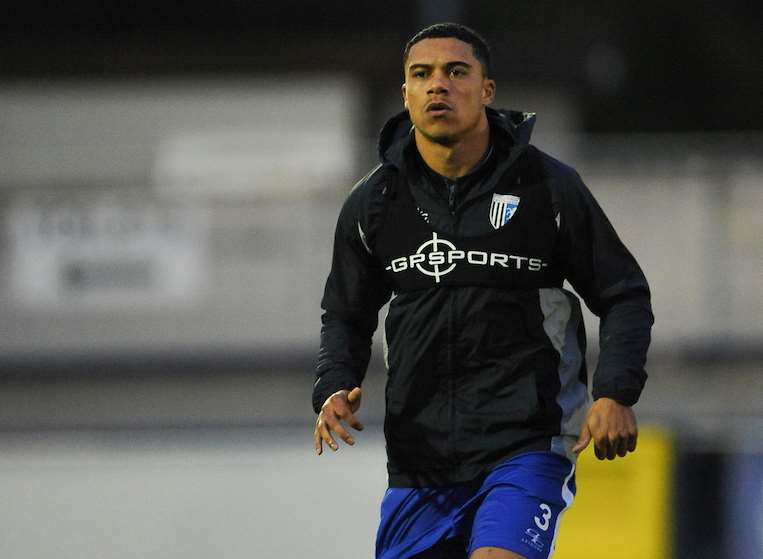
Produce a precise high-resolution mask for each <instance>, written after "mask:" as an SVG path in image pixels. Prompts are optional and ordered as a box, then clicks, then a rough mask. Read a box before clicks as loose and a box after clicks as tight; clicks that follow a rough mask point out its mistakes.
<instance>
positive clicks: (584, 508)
mask: <svg viewBox="0 0 763 559" xmlns="http://www.w3.org/2000/svg"><path fill="white" fill-rule="evenodd" d="M673 456H674V450H673V443H672V440H671V438H670V436H669V435H668V433H667V432H666V431H665V430H663V429H660V428H658V427H643V428H640V429H639V438H638V447H637V448H636V452H635V453H633V454H628V455H627V456H626V457H625V458H620V457H617V458H616V459H615V460H613V461H609V460H603V461H599V460H597V459H596V456H595V455H594V453H593V445H591V446H589V447H588V448H587V449H586V450H585V452H584V453H583V454H582V455H581V456H580V457H579V459H578V464H577V469H576V473H575V477H576V481H577V494H576V496H575V501H574V502H573V504H572V507H570V509H569V510H568V511H566V512H565V513H564V515H563V516H562V522H561V527H560V529H559V538H558V540H557V544H556V552H555V553H554V555H553V557H554V559H612V558H615V557H616V558H617V559H670V558H671V556H672V550H671V539H672V526H673V514H672V510H671V496H672V487H673V479H672V468H673Z"/></svg>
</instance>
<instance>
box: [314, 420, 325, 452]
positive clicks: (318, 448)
mask: <svg viewBox="0 0 763 559" xmlns="http://www.w3.org/2000/svg"><path fill="white" fill-rule="evenodd" d="M313 446H314V447H315V453H316V454H317V455H318V456H320V455H321V454H323V439H321V436H320V434H319V433H318V427H317V426H316V427H315V430H313Z"/></svg>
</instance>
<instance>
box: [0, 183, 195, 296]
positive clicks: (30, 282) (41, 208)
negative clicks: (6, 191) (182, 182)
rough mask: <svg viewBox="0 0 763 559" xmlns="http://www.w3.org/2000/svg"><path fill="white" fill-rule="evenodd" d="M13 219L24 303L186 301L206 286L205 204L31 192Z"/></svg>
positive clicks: (13, 275) (15, 265)
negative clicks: (35, 195)
mask: <svg viewBox="0 0 763 559" xmlns="http://www.w3.org/2000/svg"><path fill="white" fill-rule="evenodd" d="M147 198H148V199H147ZM9 217H10V219H9V223H10V239H11V266H10V280H11V281H10V286H9V287H10V291H11V298H12V300H13V301H14V302H15V303H16V304H17V305H19V306H23V307H28V308H30V307H31V308H43V309H47V308H51V307H75V308H82V307H97V308H114V307H122V308H123V307H134V306H147V305H150V306H156V305H160V306H161V305H172V306H178V305H185V304H189V303H191V302H193V300H194V299H196V298H197V297H198V294H199V292H200V289H201V287H202V285H203V281H204V276H205V273H204V270H205V266H206V262H205V261H206V245H207V242H206V241H207V229H208V228H207V220H206V218H205V212H203V211H201V210H199V209H198V208H192V207H188V206H181V205H177V204H172V203H168V202H159V201H157V200H153V199H150V196H149V195H148V194H146V195H144V196H141V197H137V196H125V195H98V194H89V195H87V196H76V197H74V198H72V197H69V198H62V197H60V196H38V197H32V196H24V197H22V198H20V199H19V200H18V201H17V202H16V203H15V204H12V206H11V208H10V215H9Z"/></svg>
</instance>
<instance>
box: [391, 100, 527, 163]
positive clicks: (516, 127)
mask: <svg viewBox="0 0 763 559" xmlns="http://www.w3.org/2000/svg"><path fill="white" fill-rule="evenodd" d="M485 111H486V112H487V118H488V123H489V124H490V133H491V136H492V140H493V143H494V144H496V145H506V146H512V145H515V144H520V145H526V144H528V143H530V135H531V134H532V130H533V126H535V113H525V112H521V111H511V110H504V109H498V110H496V109H491V108H490V107H487V108H486V109H485ZM412 128H413V123H412V122H411V118H410V116H409V115H408V111H403V112H401V113H398V114H396V115H395V116H393V117H392V118H391V119H389V120H388V121H387V123H386V124H385V125H384V127H383V128H382V130H381V133H380V134H379V144H378V151H379V159H380V160H381V162H382V163H388V164H392V165H394V166H396V167H400V166H401V164H402V161H403V152H404V151H405V148H406V147H407V146H408V145H409V144H410V142H411V129H412Z"/></svg>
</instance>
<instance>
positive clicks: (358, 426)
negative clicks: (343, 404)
mask: <svg viewBox="0 0 763 559" xmlns="http://www.w3.org/2000/svg"><path fill="white" fill-rule="evenodd" d="M340 417H341V418H342V419H343V420H345V421H346V422H347V424H348V425H349V426H350V427H352V428H353V429H355V430H356V431H362V430H363V424H362V423H361V422H360V421H359V420H358V418H357V417H355V416H354V415H353V414H352V412H350V411H348V412H347V413H346V414H343V415H341V416H340Z"/></svg>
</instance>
